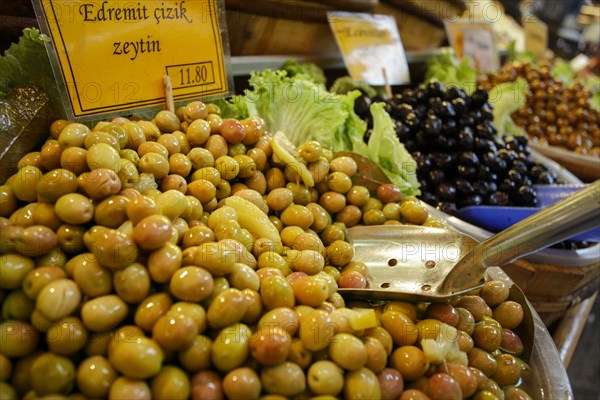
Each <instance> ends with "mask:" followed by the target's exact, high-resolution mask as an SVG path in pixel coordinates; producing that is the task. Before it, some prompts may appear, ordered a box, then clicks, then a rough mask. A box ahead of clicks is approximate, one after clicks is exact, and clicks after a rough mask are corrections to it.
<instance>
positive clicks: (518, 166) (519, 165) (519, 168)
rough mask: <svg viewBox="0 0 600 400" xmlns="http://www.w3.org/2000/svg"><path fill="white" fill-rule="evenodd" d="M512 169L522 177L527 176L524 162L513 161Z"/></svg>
mask: <svg viewBox="0 0 600 400" xmlns="http://www.w3.org/2000/svg"><path fill="white" fill-rule="evenodd" d="M512 169H514V170H516V171H517V172H518V173H520V174H521V175H523V176H525V175H527V171H528V170H527V165H525V162H523V161H521V160H515V161H513V163H512Z"/></svg>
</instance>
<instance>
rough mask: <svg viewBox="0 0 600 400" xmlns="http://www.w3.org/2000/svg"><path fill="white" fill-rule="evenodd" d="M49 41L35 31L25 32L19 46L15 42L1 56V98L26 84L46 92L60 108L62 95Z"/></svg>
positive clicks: (28, 30) (26, 29) (31, 29)
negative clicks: (47, 51) (51, 62)
mask: <svg viewBox="0 0 600 400" xmlns="http://www.w3.org/2000/svg"><path fill="white" fill-rule="evenodd" d="M49 41H50V38H49V37H48V36H46V35H44V34H42V33H40V31H39V30H38V29H36V28H25V29H23V35H22V36H21V37H20V38H19V43H13V44H12V45H11V46H10V47H9V48H8V50H6V51H5V52H4V55H3V56H0V96H5V95H6V94H8V92H10V91H11V90H12V89H14V88H16V87H19V86H23V85H31V84H34V85H37V86H39V87H41V88H42V89H44V90H45V91H46V93H48V96H49V97H50V99H51V102H52V104H53V105H54V106H55V108H57V109H58V108H60V104H61V101H60V94H59V91H58V87H57V85H56V79H55V78H54V74H53V73H52V67H51V65H50V60H49V58H48V54H47V53H46V42H49Z"/></svg>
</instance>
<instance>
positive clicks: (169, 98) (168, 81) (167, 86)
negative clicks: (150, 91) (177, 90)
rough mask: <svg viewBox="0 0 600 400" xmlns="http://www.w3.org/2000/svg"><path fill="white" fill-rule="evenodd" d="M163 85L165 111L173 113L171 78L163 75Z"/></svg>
mask: <svg viewBox="0 0 600 400" xmlns="http://www.w3.org/2000/svg"><path fill="white" fill-rule="evenodd" d="M163 82H164V85H165V97H166V99H167V110H168V111H171V112H172V113H175V102H174V101H173V84H172V83H171V77H170V76H169V75H165V76H164V77H163Z"/></svg>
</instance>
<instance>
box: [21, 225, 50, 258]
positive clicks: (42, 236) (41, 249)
mask: <svg viewBox="0 0 600 400" xmlns="http://www.w3.org/2000/svg"><path fill="white" fill-rule="evenodd" d="M14 245H15V250H17V251H18V252H19V253H21V254H23V255H25V256H28V257H39V256H42V255H44V254H47V253H48V252H50V251H51V250H53V249H54V248H56V246H57V245H58V237H57V236H56V233H54V231H53V230H52V229H50V228H48V227H46V226H43V225H33V226H28V227H27V228H25V229H24V230H23V231H22V232H21V233H20V235H18V236H17V237H16V238H15V240H14Z"/></svg>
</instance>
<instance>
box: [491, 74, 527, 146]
mask: <svg viewBox="0 0 600 400" xmlns="http://www.w3.org/2000/svg"><path fill="white" fill-rule="evenodd" d="M526 97H527V81H526V80H525V79H523V78H517V80H516V81H514V82H507V83H501V84H499V85H496V86H494V87H493V88H492V89H491V90H490V93H489V99H490V102H492V103H493V104H494V111H493V113H494V126H495V127H496V129H498V135H500V136H504V135H525V131H524V130H523V129H522V128H520V127H519V126H517V125H516V124H515V122H514V121H513V119H512V117H511V114H512V113H514V112H515V111H517V110H518V109H520V108H521V107H523V106H524V105H525V100H526Z"/></svg>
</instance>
